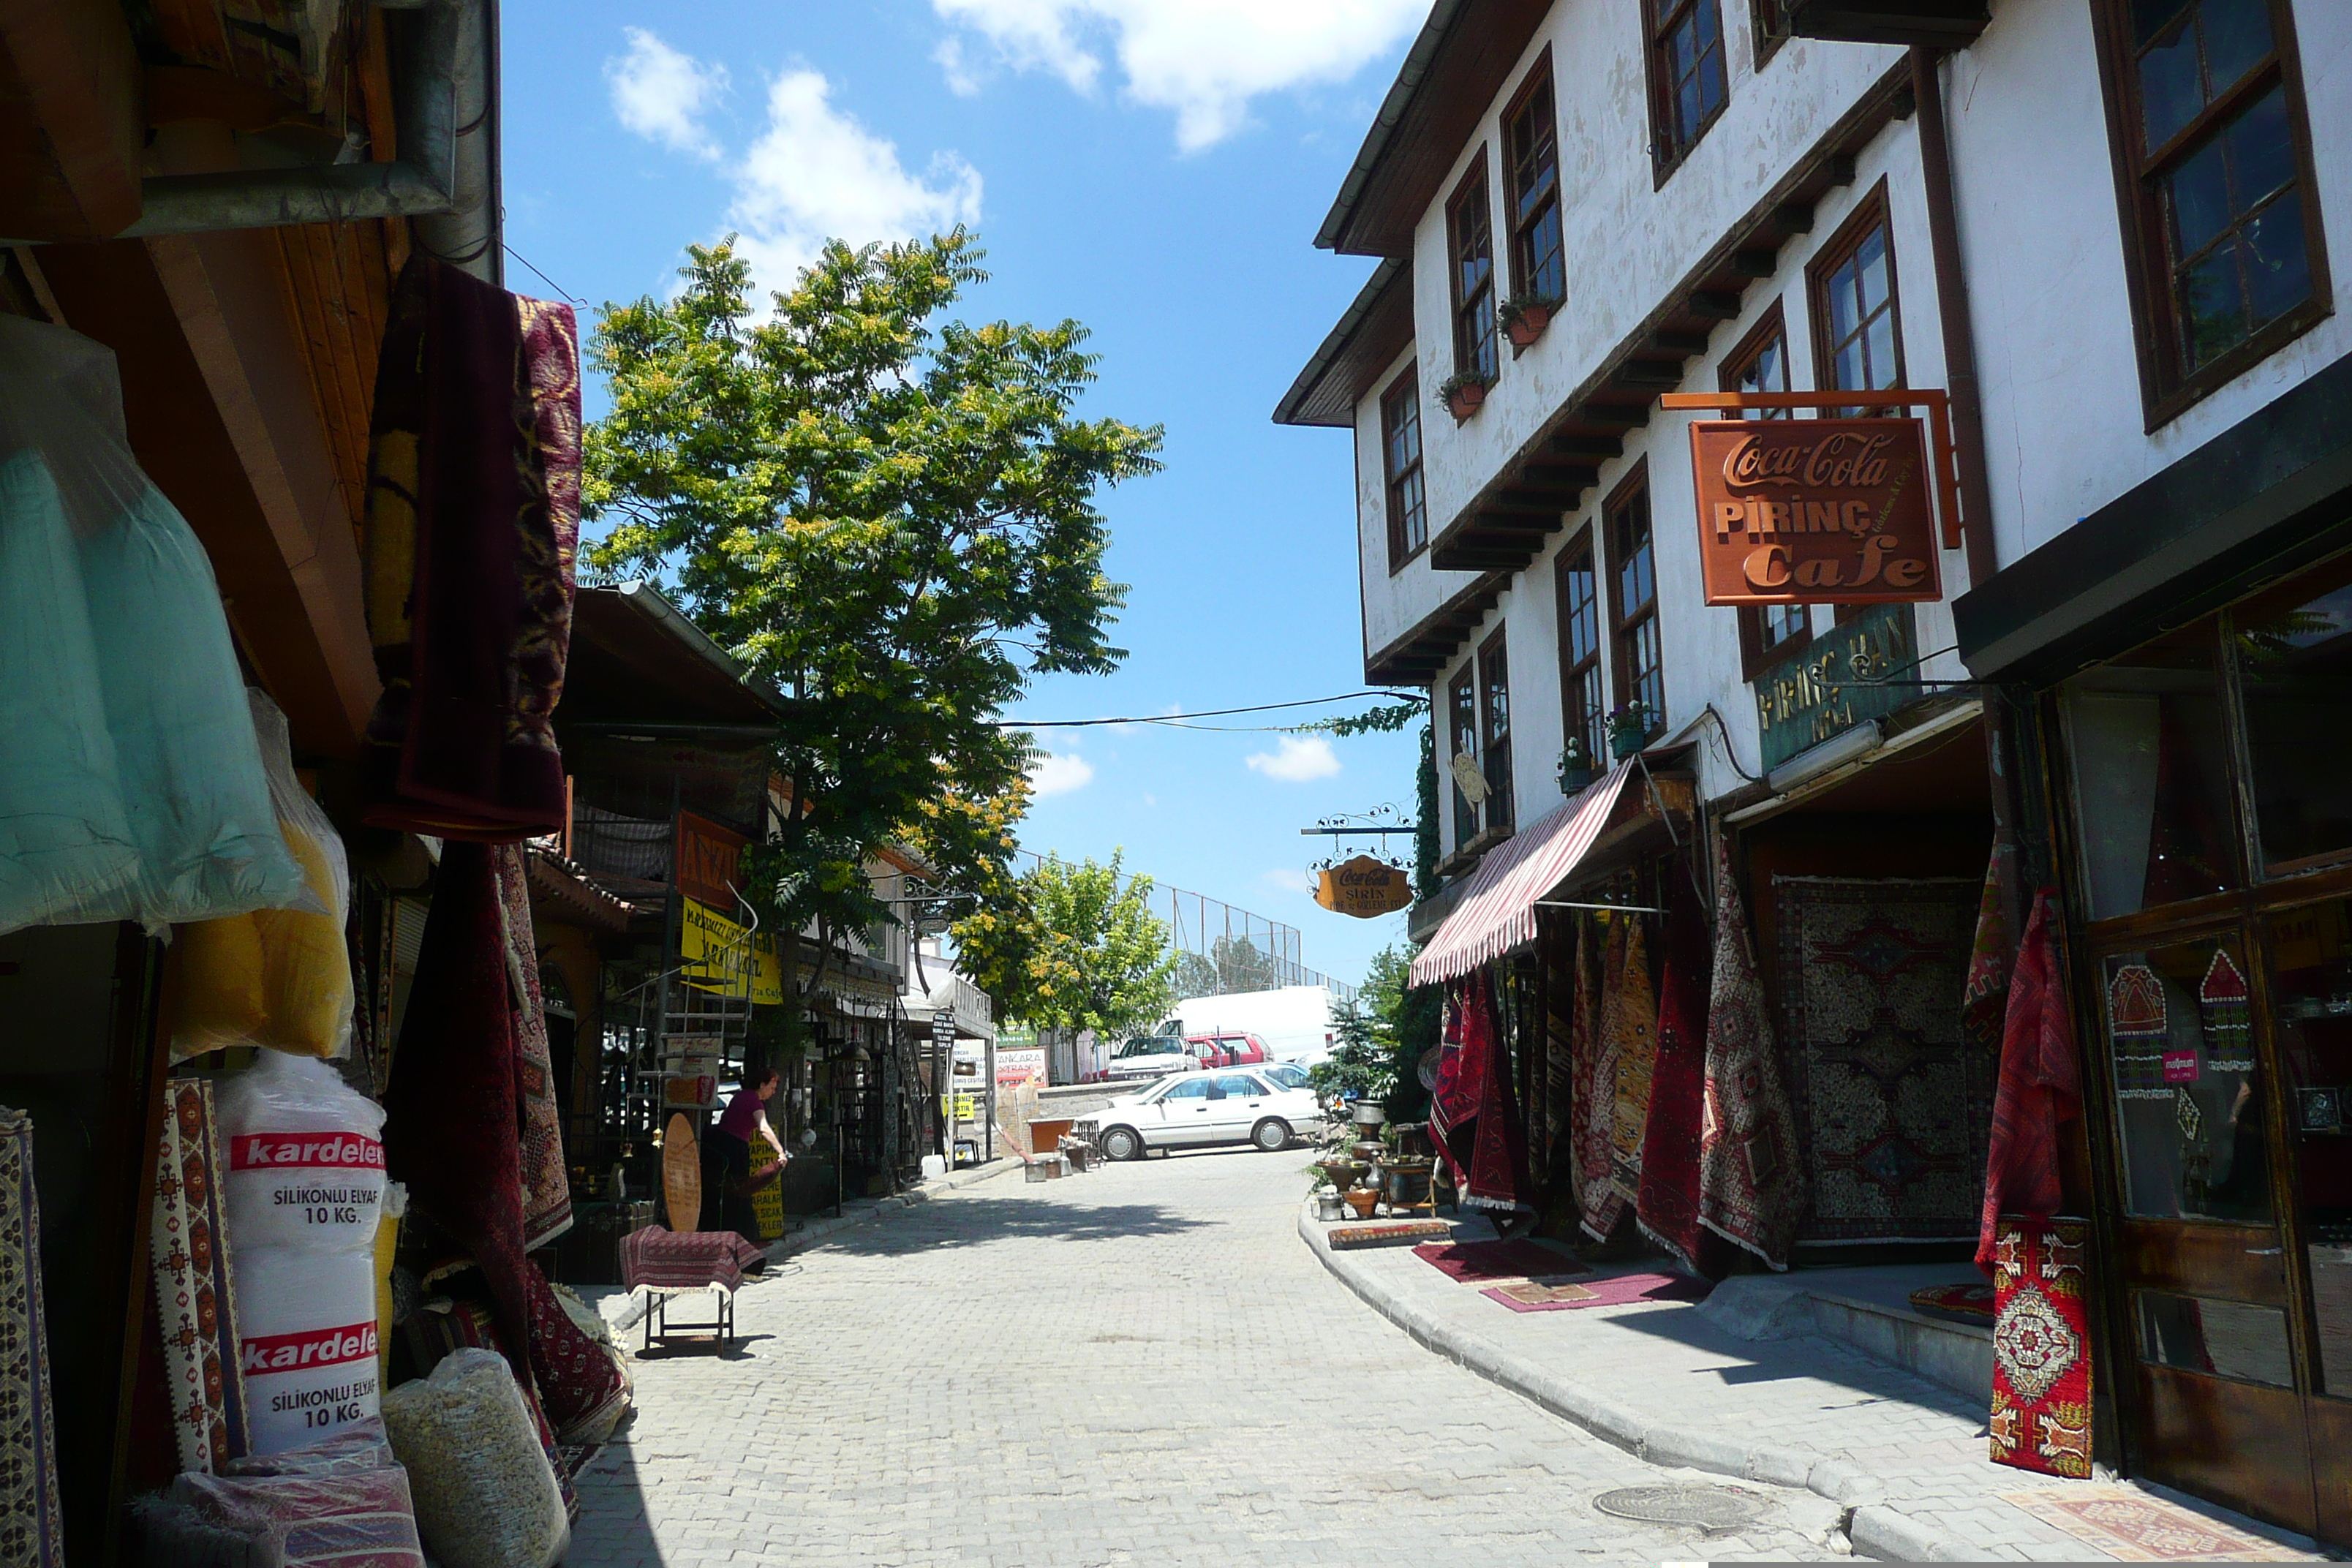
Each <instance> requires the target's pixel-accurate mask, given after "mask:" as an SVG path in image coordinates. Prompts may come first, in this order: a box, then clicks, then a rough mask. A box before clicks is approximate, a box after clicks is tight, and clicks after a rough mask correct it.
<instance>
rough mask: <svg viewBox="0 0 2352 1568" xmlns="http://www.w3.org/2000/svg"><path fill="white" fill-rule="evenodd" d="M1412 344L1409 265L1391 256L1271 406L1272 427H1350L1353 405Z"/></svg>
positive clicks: (1377, 270)
mask: <svg viewBox="0 0 2352 1568" xmlns="http://www.w3.org/2000/svg"><path fill="white" fill-rule="evenodd" d="M1411 342H1412V262H1410V261H1402V260H1399V259H1397V258H1393V257H1391V258H1386V259H1383V260H1382V261H1381V264H1380V265H1379V266H1378V267H1375V268H1372V275H1371V276H1370V278H1368V279H1365V280H1364V286H1363V288H1361V289H1358V290H1357V292H1356V298H1355V299H1354V300H1353V301H1351V302H1350V303H1349V306H1348V309H1347V310H1346V311H1345V312H1344V313H1343V314H1342V315H1341V316H1340V317H1339V323H1338V324H1337V325H1336V326H1334V327H1333V328H1332V329H1331V331H1329V332H1328V334H1326V335H1325V337H1324V339H1323V342H1322V344H1321V346H1320V347H1318V348H1317V349H1316V351H1315V353H1314V357H1313V358H1311V359H1309V360H1308V361H1307V364H1306V366H1305V368H1303V369H1301V370H1300V371H1299V373H1298V379H1297V380H1296V381H1294V382H1292V383H1291V384H1290V390H1289V391H1288V392H1286V393H1284V394H1283V395H1282V401H1281V402H1280V403H1277V404H1276V405H1274V422H1275V423H1276V425H1324V426H1337V427H1339V428H1341V429H1346V428H1348V427H1349V426H1353V425H1354V424H1355V423H1356V404H1357V401H1358V400H1359V399H1360V398H1361V397H1362V396H1363V395H1364V393H1365V391H1366V390H1367V389H1368V388H1370V386H1371V384H1372V383H1373V381H1374V380H1375V379H1376V378H1377V377H1378V376H1379V375H1380V374H1381V371H1382V370H1384V369H1386V368H1387V367H1388V363H1389V362H1390V361H1391V360H1393V359H1395V358H1396V356H1397V355H1398V354H1400V353H1403V352H1404V350H1405V348H1406V346H1407V345H1408V344H1410V343H1411Z"/></svg>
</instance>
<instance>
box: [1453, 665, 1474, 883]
mask: <svg viewBox="0 0 2352 1568" xmlns="http://www.w3.org/2000/svg"><path fill="white" fill-rule="evenodd" d="M1475 663H1476V661H1475V660H1472V661H1469V662H1467V663H1465V664H1464V665H1463V667H1462V669H1461V672H1460V673H1459V674H1457V675H1456V676H1454V680H1453V683H1452V684H1451V685H1450V686H1448V687H1447V688H1446V692H1445V724H1446V729H1447V730H1448V731H1450V732H1451V734H1452V737H1453V741H1454V746H1453V753H1452V754H1453V755H1454V756H1455V757H1467V758H1469V759H1470V761H1471V763H1473V764H1474V765H1475V763H1477V761H1478V677H1477V670H1476V669H1475V668H1474V667H1475ZM1475 837H1478V808H1477V806H1476V805H1473V804H1472V803H1471V800H1470V796H1469V795H1468V794H1467V793H1466V792H1465V790H1464V789H1463V788H1462V784H1461V781H1460V780H1459V779H1458V778H1457V779H1456V780H1454V848H1456V849H1460V848H1462V847H1464V846H1465V845H1467V844H1468V843H1469V842H1470V841H1471V840H1472V839H1473V838H1475Z"/></svg>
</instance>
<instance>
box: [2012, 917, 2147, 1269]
mask: <svg viewBox="0 0 2352 1568" xmlns="http://www.w3.org/2000/svg"><path fill="white" fill-rule="evenodd" d="M2057 926H2058V916H2057V911H2056V910H2055V909H2054V908H2053V902H2052V893H2051V889H2047V888H2044V889H2042V890H2041V891H2040V892H2038V893H2036V894H2035V895H2034V896H2033V912H2032V915H2031V916H2030V917H2028V919H2027V920H2026V922H2025V936H2024V938H2023V940H2021V942H2019V943H2018V944H2017V970H2016V973H2014V974H2013V975H2012V976H2011V980H2010V985H2009V1012H2008V1016H2006V1018H2005V1019H2004V1020H2003V1022H2002V1025H2001V1045H2000V1082H1999V1084H1998V1085H1996V1086H1995V1089H1994V1091H1993V1103H1992V1133H1991V1139H1990V1148H1989V1149H1988V1151H1987V1153H1986V1158H1985V1191H1984V1205H1983V1207H1982V1208H1981V1209H1980V1210H1979V1214H1978V1220H1977V1267H1978V1268H1981V1269H1983V1270H1984V1271H1985V1272H1986V1273H1988V1274H1990V1273H1992V1272H1993V1251H1994V1247H1995V1245H1996V1241H1997V1238H1998V1230H1999V1226H2000V1216H2001V1214H2002V1213H2003V1211H2009V1212H2012V1213H2022V1214H2051V1213H2054V1212H2055V1211H2056V1210H2057V1208H2058V1206H2059V1205H2060V1203H2061V1201H2062V1199H2061V1195H2060V1187H2059V1182H2058V1128H2059V1126H2060V1124H2061V1123H2063V1122H2066V1121H2073V1120H2074V1118H2075V1117H2076V1116H2078V1115H2080V1114H2081V1113H2082V1101H2083V1096H2082V1079H2081V1076H2080V1075H2081V1068H2080V1067H2079V1066H2078V1064H2077V1062H2076V1060H2075V1057H2074V1012H2073V1009H2072V1008H2071V1007H2069V1006H2068V1005H2067V1001H2066V992H2065V987H2064V986H2063V984H2061V983H2060V980H2059V974H2058V931H2057ZM2159 994H2160V993H2159Z"/></svg>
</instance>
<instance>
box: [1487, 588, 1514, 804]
mask: <svg viewBox="0 0 2352 1568" xmlns="http://www.w3.org/2000/svg"><path fill="white" fill-rule="evenodd" d="M1478 727H1479V736H1478V738H1479V741H1480V742H1481V743H1482V746H1483V755H1482V757H1481V761H1482V762H1483V763H1484V764H1485V769H1486V831H1487V832H1489V833H1508V832H1510V831H1511V828H1512V826H1513V824H1514V822H1515V821H1516V820H1517V818H1516V816H1515V815H1514V813H1513V810H1512V801H1511V675H1510V665H1509V661H1508V656H1507V651H1506V649H1505V647H1504V646H1503V628H1502V627H1501V626H1496V628H1495V635H1494V636H1493V637H1488V638H1487V639H1486V642H1485V643H1484V644H1482V645H1481V646H1480V647H1479V649H1478Z"/></svg>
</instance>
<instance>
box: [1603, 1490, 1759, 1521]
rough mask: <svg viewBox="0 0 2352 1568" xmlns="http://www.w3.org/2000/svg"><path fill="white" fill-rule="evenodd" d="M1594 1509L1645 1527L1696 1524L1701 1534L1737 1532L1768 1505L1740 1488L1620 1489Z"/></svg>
mask: <svg viewBox="0 0 2352 1568" xmlns="http://www.w3.org/2000/svg"><path fill="white" fill-rule="evenodd" d="M1592 1506H1593V1507H1595V1508H1597V1509H1599V1510H1601V1512H1603V1513H1609V1514H1614V1515H1616V1516H1617V1517H1618V1518H1619V1519H1638V1520H1641V1521H1643V1522H1644V1523H1646V1524H1695V1525H1697V1526H1698V1527H1699V1528H1700V1529H1702V1530H1737V1529H1738V1528H1739V1527H1740V1526H1741V1525H1743V1524H1752V1523H1754V1522H1755V1521H1756V1520H1758V1519H1759V1518H1760V1517H1761V1516H1762V1515H1763V1512H1764V1510H1765V1507H1766V1504H1765V1501H1764V1500H1763V1499H1762V1498H1760V1497H1758V1496H1757V1495H1756V1494H1755V1493H1754V1492H1748V1491H1742V1490H1740V1489H1738V1487H1708V1486H1671V1487H1620V1488H1619V1489H1617V1490H1615V1491H1613V1492H1602V1493H1601V1495H1600V1496H1599V1497H1597V1498H1594V1499H1593V1500H1592Z"/></svg>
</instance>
